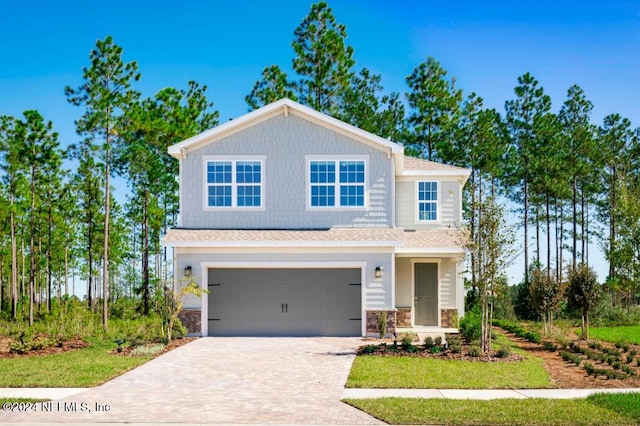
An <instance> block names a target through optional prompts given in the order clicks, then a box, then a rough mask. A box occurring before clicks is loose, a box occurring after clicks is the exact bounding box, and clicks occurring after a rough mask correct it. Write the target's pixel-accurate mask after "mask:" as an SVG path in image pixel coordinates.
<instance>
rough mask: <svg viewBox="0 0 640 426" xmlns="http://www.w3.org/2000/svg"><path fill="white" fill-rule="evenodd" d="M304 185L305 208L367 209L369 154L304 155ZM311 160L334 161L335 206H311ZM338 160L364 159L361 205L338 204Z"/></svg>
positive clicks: (318, 209) (320, 209)
mask: <svg viewBox="0 0 640 426" xmlns="http://www.w3.org/2000/svg"><path fill="white" fill-rule="evenodd" d="M304 160H305V177H304V180H305V186H306V192H307V203H306V210H308V211H364V210H368V209H369V156H368V155H305V157H304ZM312 161H333V162H335V163H336V182H335V183H334V186H335V188H336V191H335V197H336V205H335V206H312V205H311V162H312ZM340 161H364V183H363V184H362V185H364V205H363V206H341V205H340V165H339V163H340Z"/></svg>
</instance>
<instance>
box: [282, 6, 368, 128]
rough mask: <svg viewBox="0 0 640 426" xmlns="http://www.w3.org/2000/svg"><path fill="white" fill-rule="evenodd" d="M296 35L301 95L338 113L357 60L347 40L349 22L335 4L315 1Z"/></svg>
mask: <svg viewBox="0 0 640 426" xmlns="http://www.w3.org/2000/svg"><path fill="white" fill-rule="evenodd" d="M294 36H295V39H294V40H293V42H292V43H291V46H292V47H293V50H294V52H295V57H294V58H293V70H294V71H295V72H296V73H297V74H298V76H300V77H301V78H300V80H299V81H298V82H297V83H296V88H297V96H298V99H299V100H300V102H301V103H303V104H305V105H308V106H309V107H311V108H313V109H315V110H318V111H320V112H324V113H326V114H329V115H332V116H337V115H338V114H339V108H340V103H341V97H342V95H343V94H344V92H345V91H346V90H347V89H348V88H349V83H350V82H351V78H352V75H353V71H352V67H353V66H354V64H355V60H354V59H353V47H351V46H348V45H347V44H346V38H347V29H346V26H345V25H344V24H339V23H337V22H336V19H335V17H334V16H333V12H332V10H331V8H330V7H329V6H328V5H327V3H326V2H323V1H321V2H318V3H316V4H313V5H311V11H310V12H309V14H308V15H307V16H306V17H305V18H304V19H303V21H302V22H301V23H300V25H299V26H298V27H297V28H296V29H295V32H294Z"/></svg>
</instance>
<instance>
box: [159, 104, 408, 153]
mask: <svg viewBox="0 0 640 426" xmlns="http://www.w3.org/2000/svg"><path fill="white" fill-rule="evenodd" d="M289 114H291V115H295V116H297V117H301V118H303V119H306V120H308V121H311V122H314V123H316V124H318V125H321V126H324V127H326V128H329V129H331V130H333V131H335V132H337V133H340V134H343V135H345V136H347V137H350V138H352V139H355V140H358V141H360V142H363V143H365V144H367V145H371V146H373V147H375V148H378V149H380V150H382V151H387V152H388V154H389V157H391V156H392V155H393V154H401V155H402V154H403V153H404V147H402V145H400V144H397V143H395V142H392V141H390V140H387V139H384V138H382V137H380V136H377V135H374V134H373V133H369V132H367V131H365V130H362V129H359V128H357V127H355V126H352V125H351V124H348V123H345V122H344V121H340V120H338V119H336V118H333V117H331V116H329V115H326V114H323V113H321V112H318V111H316V110H314V109H313V108H309V107H307V106H304V105H302V104H299V103H298V102H295V101H292V100H291V99H288V98H283V99H280V100H279V101H276V102H273V103H270V104H269V105H265V106H263V107H262V108H259V109H257V110H254V111H251V112H249V113H247V114H245V115H242V116H240V117H238V118H236V119H234V120H230V121H227V122H226V123H223V124H221V125H219V126H216V127H214V128H212V129H209V130H206V131H204V132H202V133H200V134H198V135H195V136H193V137H191V138H189V139H186V140H184V141H182V142H179V143H177V144H175V145H171V146H170V147H169V148H168V149H167V151H168V152H169V155H171V156H172V157H175V158H177V159H180V158H185V157H186V155H187V153H188V152H189V151H192V150H195V149H198V148H200V147H201V146H204V145H207V144H209V143H212V142H215V141H216V140H219V139H221V138H223V137H226V136H229V135H231V134H233V133H236V132H239V131H241V130H242V129H245V128H247V127H251V126H254V125H256V124H258V123H260V122H262V121H265V120H268V119H270V118H272V117H275V116H278V115H284V116H285V117H287V116H288V115H289Z"/></svg>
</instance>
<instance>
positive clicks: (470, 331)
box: [460, 311, 482, 342]
mask: <svg viewBox="0 0 640 426" xmlns="http://www.w3.org/2000/svg"><path fill="white" fill-rule="evenodd" d="M460 334H461V335H462V337H463V338H464V339H465V340H466V341H467V342H472V341H474V340H478V339H480V337H481V335H482V328H481V325H480V315H479V314H477V313H476V312H473V311H471V312H467V313H466V314H465V316H464V317H462V319H461V320H460Z"/></svg>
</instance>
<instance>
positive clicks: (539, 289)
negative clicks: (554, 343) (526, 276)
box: [529, 267, 563, 335]
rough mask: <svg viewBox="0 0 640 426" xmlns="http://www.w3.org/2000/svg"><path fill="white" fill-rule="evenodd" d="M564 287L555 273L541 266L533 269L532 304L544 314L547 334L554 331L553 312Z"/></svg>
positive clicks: (530, 287)
mask: <svg viewBox="0 0 640 426" xmlns="http://www.w3.org/2000/svg"><path fill="white" fill-rule="evenodd" d="M562 296H563V289H562V287H561V286H560V284H559V283H558V282H557V281H556V280H555V274H552V273H550V272H549V271H545V270H543V269H541V268H539V267H537V268H535V269H534V270H533V274H532V277H531V282H530V286H529V297H530V300H531V304H532V305H533V306H534V307H535V308H536V310H537V311H538V312H539V313H540V314H541V315H542V324H543V328H544V333H545V335H549V334H550V333H552V332H553V313H554V311H555V310H556V309H558V305H559V304H560V301H561V300H562Z"/></svg>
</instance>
